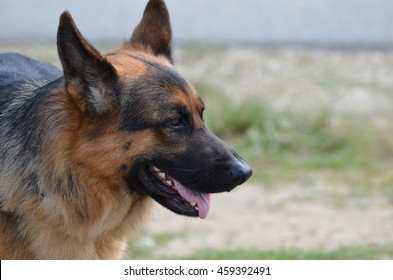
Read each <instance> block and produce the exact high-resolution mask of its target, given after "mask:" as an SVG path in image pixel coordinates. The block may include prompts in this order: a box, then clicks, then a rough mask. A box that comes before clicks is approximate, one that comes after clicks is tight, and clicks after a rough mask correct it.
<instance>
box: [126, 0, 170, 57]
mask: <svg viewBox="0 0 393 280" xmlns="http://www.w3.org/2000/svg"><path fill="white" fill-rule="evenodd" d="M127 46H130V47H131V48H134V49H139V50H144V51H150V52H152V53H153V54H154V55H164V56H165V57H167V58H168V59H169V60H170V61H171V62H172V30H171V23H170V20H169V13H168V9H167V7H166V5H165V3H164V1H163V0H150V1H149V3H147V6H146V8H145V12H144V13H143V18H142V20H141V22H140V23H139V25H138V26H137V27H136V28H135V30H134V32H133V33H132V36H131V39H130V40H129V41H128V42H127V44H126V47H127Z"/></svg>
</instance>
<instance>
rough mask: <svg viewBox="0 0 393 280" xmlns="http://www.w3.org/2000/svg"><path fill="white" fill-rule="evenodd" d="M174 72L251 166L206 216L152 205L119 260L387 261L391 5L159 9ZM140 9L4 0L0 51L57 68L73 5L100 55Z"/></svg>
mask: <svg viewBox="0 0 393 280" xmlns="http://www.w3.org/2000/svg"><path fill="white" fill-rule="evenodd" d="M166 2H167V5H168V9H169V12H170V15H171V20H172V26H173V33H174V53H175V63H176V68H177V69H178V71H179V72H180V73H181V74H182V75H183V76H184V77H185V78H186V79H188V80H189V81H190V82H191V83H192V84H193V85H194V87H195V88H196V89H197V90H198V91H199V93H200V94H201V95H202V96H203V98H204V99H205V102H206V104H207V109H206V115H205V118H206V121H207V124H208V126H209V127H210V129H211V130H213V131H214V132H215V133H217V134H218V135H219V136H220V137H221V138H223V139H225V140H226V141H227V142H229V143H230V144H231V145H232V146H233V147H234V148H235V149H236V150H237V151H238V152H239V154H240V155H242V156H243V157H244V158H246V159H247V160H248V161H249V162H250V164H251V165H252V167H253V169H254V175H253V177H252V178H251V180H250V181H249V182H247V183H246V184H245V185H244V186H241V187H239V188H237V189H235V190H234V191H233V192H231V193H228V194H219V195H214V196H213V197H212V200H213V201H212V210H211V212H210V214H209V216H208V218H207V219H206V220H203V221H202V220H197V219H189V218H184V217H180V216H177V215H175V214H173V213H169V212H168V211H167V210H165V209H163V208H161V207H160V206H158V205H156V207H155V208H154V209H153V210H152V213H151V217H150V220H149V221H146V223H145V224H144V226H143V230H142V234H141V235H138V237H135V238H132V239H131V240H130V250H129V252H128V254H127V255H126V256H125V258H134V259H135V258H136V259H163V258H170V259H173V258H180V259H392V258H393V234H392V233H393V171H392V169H393V168H392V167H393V139H392V135H393V2H392V1H389V0H292V1H291V0H274V1H273V0H243V1H235V0H187V1H182V0H167V1H166ZM146 3H147V1H146V0H133V1H130V0H128V1H126V0H112V1H94V2H93V1H77V0H63V1H49V0H17V1H4V0H0V26H1V27H2V28H1V29H0V51H2V52H4V51H16V52H20V53H23V54H25V55H29V56H32V57H34V58H37V59H42V60H46V61H49V62H52V63H54V64H56V65H59V61H58V58H57V52H56V46H55V38H56V29H57V24H58V18H59V16H60V14H61V12H62V11H64V10H70V12H71V13H72V15H73V17H74V19H75V21H76V24H77V26H78V27H79V29H80V31H81V32H82V34H83V35H84V36H85V37H86V38H88V39H89V40H90V42H91V43H92V44H93V45H95V46H96V47H97V48H98V49H100V50H101V51H102V52H103V53H105V52H107V51H109V50H110V49H111V48H113V47H115V46H118V45H119V44H121V43H122V42H123V41H124V40H126V39H127V38H128V37H129V36H130V35H131V33H132V30H133V28H134V27H135V26H136V24H137V23H138V22H139V20H140V18H141V16H142V13H143V10H144V7H145V5H146Z"/></svg>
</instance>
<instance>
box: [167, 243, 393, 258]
mask: <svg viewBox="0 0 393 280" xmlns="http://www.w3.org/2000/svg"><path fill="white" fill-rule="evenodd" d="M392 257H393V246H392V245H387V246H358V247H343V248H339V249H336V250H331V251H326V250H319V251H317V250H312V251H302V250H295V249H294V250H291V249H281V250H274V251H260V250H256V249H238V250H211V251H210V250H206V251H200V252H196V253H194V254H192V255H189V256H185V257H183V258H181V259H184V260H380V259H391V258H392ZM170 259H174V258H170Z"/></svg>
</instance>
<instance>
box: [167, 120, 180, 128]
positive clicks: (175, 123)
mask: <svg viewBox="0 0 393 280" xmlns="http://www.w3.org/2000/svg"><path fill="white" fill-rule="evenodd" d="M169 125H170V126H172V127H176V128H177V127H180V126H182V125H183V121H182V119H181V118H176V119H172V120H170V121H169Z"/></svg>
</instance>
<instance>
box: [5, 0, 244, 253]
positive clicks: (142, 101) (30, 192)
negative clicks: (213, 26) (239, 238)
mask: <svg viewBox="0 0 393 280" xmlns="http://www.w3.org/2000/svg"><path fill="white" fill-rule="evenodd" d="M171 41H172V34H171V26H170V21H169V15H168V11H167V8H166V6H165V3H164V1H162V0H150V1H149V2H148V4H147V6H146V9H145V12H144V15H143V17H142V20H141V22H140V23H139V25H138V26H137V27H136V29H135V30H134V32H133V34H132V36H131V38H130V39H129V40H128V41H127V42H126V43H124V45H123V46H122V47H120V48H119V49H117V50H116V51H113V52H112V53H109V54H107V55H106V56H103V55H101V54H100V53H99V52H98V51H97V50H96V49H95V48H93V47H92V46H91V45H90V44H89V43H88V42H87V41H86V40H85V39H84V38H83V37H82V35H81V33H80V32H79V31H78V29H77V27H76V26H75V24H74V22H73V20H72V18H71V15H70V14H69V13H68V12H64V13H63V14H62V15H61V17H60V24H59V28H58V33H57V48H58V54H59V57H60V61H61V64H62V66H63V72H61V71H60V70H58V69H57V68H56V67H54V66H51V65H49V64H46V63H43V62H38V61H35V60H32V59H29V58H27V57H24V56H21V55H17V54H12V53H9V54H2V55H0V258H1V259H116V258H120V257H121V256H122V252H123V250H124V248H125V245H126V240H127V238H128V237H129V236H130V235H131V234H132V233H133V232H135V231H137V229H138V226H139V225H140V223H141V221H142V219H143V218H144V217H145V213H146V212H148V211H147V210H148V207H149V206H150V205H151V203H150V201H153V200H155V201H156V202H158V203H159V204H161V205H162V206H164V207H166V208H168V209H169V210H171V211H173V212H175V213H177V214H180V215H185V216H193V217H194V216H196V217H198V216H199V217H200V218H202V219H203V218H205V217H206V216H207V215H208V212H209V208H210V194H211V193H218V192H226V191H230V190H232V189H233V188H234V187H236V186H237V185H240V184H242V183H244V182H245V181H246V180H247V179H248V178H249V177H250V176H251V173H252V171H251V169H250V167H249V166H248V165H247V163H246V162H245V161H244V160H243V159H241V158H240V157H239V156H238V155H237V154H236V153H235V152H234V151H233V150H232V149H231V148H229V147H228V146H227V145H226V144H225V143H224V142H223V141H221V140H220V139H219V138H218V137H216V136H215V135H214V134H213V133H211V132H210V131H209V130H208V129H207V128H206V127H205V125H204V122H203V110H204V104H203V102H202V100H201V98H200V97H199V96H198V94H197V93H196V91H195V90H194V89H193V88H192V87H191V86H190V85H189V83H187V82H186V81H185V80H184V79H183V78H182V77H181V76H180V75H179V74H178V73H177V72H176V70H175V68H174V66H173V59H172V52H171ZM151 198H152V199H151Z"/></svg>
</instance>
